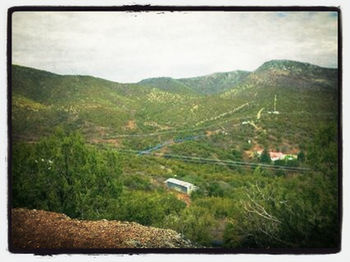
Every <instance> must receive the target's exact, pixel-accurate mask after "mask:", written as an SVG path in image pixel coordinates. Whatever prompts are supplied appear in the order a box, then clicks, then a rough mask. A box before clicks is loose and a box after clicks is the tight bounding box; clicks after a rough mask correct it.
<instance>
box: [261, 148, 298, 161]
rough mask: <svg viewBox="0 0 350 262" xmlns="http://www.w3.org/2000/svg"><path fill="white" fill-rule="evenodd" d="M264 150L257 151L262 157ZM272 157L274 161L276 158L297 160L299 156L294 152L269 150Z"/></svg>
mask: <svg viewBox="0 0 350 262" xmlns="http://www.w3.org/2000/svg"><path fill="white" fill-rule="evenodd" d="M262 152H263V150H260V151H257V154H258V156H259V157H260V156H261V155H262ZM269 156H270V159H271V160H272V161H273V162H274V161H276V160H288V161H290V160H296V159H297V158H298V157H297V155H293V154H283V153H282V152H274V151H270V152H269Z"/></svg>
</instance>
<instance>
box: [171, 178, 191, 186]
mask: <svg viewBox="0 0 350 262" xmlns="http://www.w3.org/2000/svg"><path fill="white" fill-rule="evenodd" d="M167 182H170V183H173V184H177V185H180V186H184V187H191V186H193V184H191V183H188V182H185V181H181V180H178V179H175V178H168V179H167V180H165V183H167Z"/></svg>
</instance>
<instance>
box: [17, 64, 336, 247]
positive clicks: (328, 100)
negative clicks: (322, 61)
mask: <svg viewBox="0 0 350 262" xmlns="http://www.w3.org/2000/svg"><path fill="white" fill-rule="evenodd" d="M11 71H12V78H11V89H10V91H11V93H10V97H11V106H12V107H11V112H10V117H11V136H12V141H11V146H12V199H13V203H12V204H13V207H15V208H29V209H42V210H47V211H53V212H58V213H64V214H66V215H68V216H69V217H71V218H77V219H82V220H101V219H108V220H120V221H132V222H137V223H140V224H142V225H144V226H153V227H160V228H165V229H172V230H175V231H176V232H178V233H180V234H182V235H183V236H184V237H185V238H187V239H189V240H190V241H191V242H193V243H195V245H196V246H197V245H198V246H203V247H225V248H270V247H272V248H281V247H288V248H300V247H301V248H310V247H325V246H326V247H334V246H336V243H337V239H338V235H339V232H338V231H337V230H338V227H337V224H338V162H337V161H338V142H339V141H338V108H339V103H340V101H339V96H338V94H339V90H338V88H339V87H338V70H337V69H331V68H322V67H319V66H316V65H311V64H307V63H301V62H296V61H290V60H271V61H268V62H265V63H264V64H262V65H261V66H260V67H259V68H257V69H256V70H255V71H252V72H247V71H240V70H238V71H232V72H225V73H214V74H211V75H206V76H199V77H194V78H179V79H173V78H169V77H160V78H149V79H144V80H142V81H139V82H137V83H116V82H111V81H108V80H104V79H100V78H95V77H91V76H78V75H76V76H73V75H57V74H54V73H50V72H46V71H41V70H37V69H33V68H28V67H23V66H19V65H12V68H11ZM272 153H281V155H282V154H283V155H284V156H288V155H289V156H290V157H291V159H290V160H287V158H281V159H277V160H272ZM292 156H293V157H292ZM50 161H51V162H50ZM168 178H176V179H179V180H181V181H185V182H188V183H192V184H193V185H195V186H196V187H197V190H194V191H193V192H192V193H191V194H181V193H179V192H177V191H174V190H171V189H169V188H167V186H166V185H165V184H164V181H165V180H166V179H168Z"/></svg>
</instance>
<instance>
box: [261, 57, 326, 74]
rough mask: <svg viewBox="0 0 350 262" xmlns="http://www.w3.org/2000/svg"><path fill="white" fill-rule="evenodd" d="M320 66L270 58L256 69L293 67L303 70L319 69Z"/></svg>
mask: <svg viewBox="0 0 350 262" xmlns="http://www.w3.org/2000/svg"><path fill="white" fill-rule="evenodd" d="M321 68H322V67H320V66H317V65H313V64H310V63H304V62H298V61H294V60H286V59H280V60H278V59H275V60H270V61H267V62H265V63H263V64H262V65H261V66H260V67H259V68H258V69H257V70H256V71H257V72H259V71H265V70H271V69H279V70H288V71H292V70H295V69H304V70H307V69H308V70H310V69H311V70H312V69H321Z"/></svg>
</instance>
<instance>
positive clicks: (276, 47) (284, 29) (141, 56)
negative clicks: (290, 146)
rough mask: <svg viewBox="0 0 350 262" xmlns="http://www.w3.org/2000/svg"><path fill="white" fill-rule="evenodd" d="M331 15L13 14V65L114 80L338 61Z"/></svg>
mask: <svg viewBox="0 0 350 262" xmlns="http://www.w3.org/2000/svg"><path fill="white" fill-rule="evenodd" d="M336 14H337V13H334V12H172V13H170V12H164V13H162V14H159V13H154V12H140V13H131V12H106V13H103V12H16V13H14V14H13V28H12V37H13V41H12V44H13V47H12V49H13V62H14V63H16V64H21V65H26V66H31V67H35V68H40V69H45V70H48V71H53V72H56V73H61V74H88V75H95V76H99V77H103V78H107V79H110V80H114V81H119V82H135V81H139V80H141V79H144V78H148V77H154V76H172V77H187V76H196V75H203V74H208V73H212V72H218V71H230V70H235V69H244V70H254V69H255V68H257V67H258V66H259V65H261V64H262V63H263V62H265V61H267V60H271V59H293V60H299V61H304V62H310V63H315V64H318V65H321V66H329V67H336V66H337V41H338V40H337V15H336Z"/></svg>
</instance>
